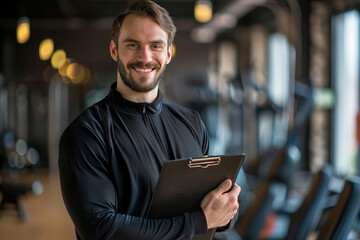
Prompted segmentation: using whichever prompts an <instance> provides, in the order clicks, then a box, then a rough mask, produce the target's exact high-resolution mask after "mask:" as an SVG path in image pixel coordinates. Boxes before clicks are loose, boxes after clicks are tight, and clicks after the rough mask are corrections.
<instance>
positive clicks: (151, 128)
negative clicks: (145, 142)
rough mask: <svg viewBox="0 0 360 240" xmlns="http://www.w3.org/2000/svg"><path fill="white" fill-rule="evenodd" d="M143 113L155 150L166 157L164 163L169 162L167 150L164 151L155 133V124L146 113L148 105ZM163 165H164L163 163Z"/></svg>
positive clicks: (144, 107)
mask: <svg viewBox="0 0 360 240" xmlns="http://www.w3.org/2000/svg"><path fill="white" fill-rule="evenodd" d="M142 113H143V116H144V119H145V124H146V126H147V129H148V132H149V135H150V137H151V139H153V140H154V141H152V142H153V145H154V147H155V149H160V151H159V152H161V154H162V156H163V157H164V161H166V160H168V158H167V157H166V156H167V153H166V150H165V149H164V146H162V145H161V143H160V139H159V136H158V134H157V133H156V131H155V127H154V125H153V122H152V121H151V119H150V117H149V115H148V114H147V112H146V105H144V106H143V109H142ZM161 165H162V163H161Z"/></svg>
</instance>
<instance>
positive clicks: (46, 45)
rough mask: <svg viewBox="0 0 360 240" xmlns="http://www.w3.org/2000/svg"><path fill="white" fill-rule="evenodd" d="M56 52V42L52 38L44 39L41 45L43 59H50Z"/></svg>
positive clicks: (40, 50) (40, 54) (40, 52)
mask: <svg viewBox="0 0 360 240" xmlns="http://www.w3.org/2000/svg"><path fill="white" fill-rule="evenodd" d="M53 52H54V42H53V40H52V39H49V38H48V39H44V40H43V41H42V42H41V43H40V45H39V57H40V59H41V60H43V61H46V60H49V59H50V57H51V54H53Z"/></svg>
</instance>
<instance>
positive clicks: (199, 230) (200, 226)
mask: <svg viewBox="0 0 360 240" xmlns="http://www.w3.org/2000/svg"><path fill="white" fill-rule="evenodd" d="M191 215H192V216H191V218H192V222H193V223H194V230H195V235H197V234H206V233H207V231H208V227H207V222H206V217H205V214H204V211H203V210H202V209H201V208H199V209H198V210H196V211H195V212H193V213H192V214H191Z"/></svg>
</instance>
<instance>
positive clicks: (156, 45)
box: [152, 44, 163, 50]
mask: <svg viewBox="0 0 360 240" xmlns="http://www.w3.org/2000/svg"><path fill="white" fill-rule="evenodd" d="M152 48H153V49H155V50H161V49H163V46H162V45H161V44H155V45H152Z"/></svg>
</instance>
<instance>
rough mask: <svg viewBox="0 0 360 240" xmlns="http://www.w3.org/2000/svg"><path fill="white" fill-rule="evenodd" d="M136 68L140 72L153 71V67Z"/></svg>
mask: <svg viewBox="0 0 360 240" xmlns="http://www.w3.org/2000/svg"><path fill="white" fill-rule="evenodd" d="M135 70H136V71H138V72H151V71H152V69H151V68H147V69H142V68H135Z"/></svg>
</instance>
